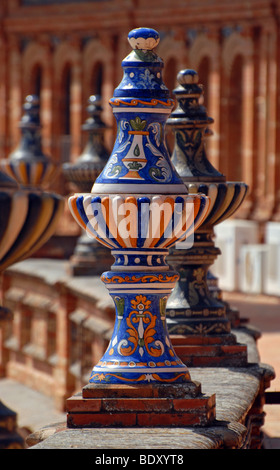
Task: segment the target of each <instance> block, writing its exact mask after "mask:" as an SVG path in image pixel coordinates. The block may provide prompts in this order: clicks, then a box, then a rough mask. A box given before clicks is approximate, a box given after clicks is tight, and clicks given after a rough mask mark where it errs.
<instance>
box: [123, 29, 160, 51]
mask: <svg viewBox="0 0 280 470" xmlns="http://www.w3.org/2000/svg"><path fill="white" fill-rule="evenodd" d="M159 41H160V38H159V33H158V32H157V31H155V30H154V29H151V28H136V29H133V30H132V31H130V33H129V34H128V42H129V44H130V45H131V47H132V49H141V50H145V51H152V50H153V49H155V47H156V46H157V45H158V43H159Z"/></svg>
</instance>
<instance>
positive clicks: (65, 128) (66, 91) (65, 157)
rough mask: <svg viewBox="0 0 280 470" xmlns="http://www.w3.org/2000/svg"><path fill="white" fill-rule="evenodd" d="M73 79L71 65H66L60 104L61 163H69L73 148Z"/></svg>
mask: <svg viewBox="0 0 280 470" xmlns="http://www.w3.org/2000/svg"><path fill="white" fill-rule="evenodd" d="M71 79H72V71H71V67H70V65H69V64H66V65H65V67H64V70H63V73H62V80H61V95H60V96H61V102H60V123H61V129H60V133H61V161H62V162H66V161H69V154H70V148H71Z"/></svg>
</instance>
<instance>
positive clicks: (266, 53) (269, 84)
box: [0, 0, 280, 222]
mask: <svg viewBox="0 0 280 470" xmlns="http://www.w3.org/2000/svg"><path fill="white" fill-rule="evenodd" d="M279 19H280V1H278V0H275V1H269V0H249V1H247V2H242V1H241V0H236V1H235V2H232V1H229V0H200V1H199V2H198V1H196V0H190V1H188V2H186V1H184V0H176V1H175V2H170V1H168V0H154V1H153V2H152V4H151V2H150V1H148V0H85V1H78V0H68V1H67V0H56V1H54V0H2V1H1V5H0V62H1V68H0V113H1V114H0V151H1V155H2V158H6V157H7V156H8V155H9V153H10V152H11V150H12V149H13V148H14V147H15V146H16V145H17V143H18V141H19V134H20V130H19V128H18V121H19V119H20V117H21V114H22V104H23V102H24V98H25V96H26V95H28V94H37V95H39V96H40V103H41V123H42V143H43V148H44V150H45V152H46V153H48V154H50V155H51V156H53V158H54V159H55V160H56V161H59V162H61V163H62V162H65V161H75V159H76V158H77V157H78V155H79V154H80V152H81V150H82V146H83V135H82V131H81V125H82V123H83V121H84V119H85V117H86V104H87V99H88V97H89V96H90V95H91V94H97V93H98V94H101V96H102V100H103V109H104V112H103V113H104V120H105V122H106V123H107V124H108V125H110V126H111V130H108V132H107V136H106V142H107V144H108V146H111V145H112V144H113V139H114V136H115V129H114V118H113V116H112V111H111V108H110V106H109V103H108V101H109V99H110V98H111V97H112V95H113V90H114V88H115V87H116V86H117V85H118V83H119V82H120V80H121V76H122V70H121V67H120V66H119V64H120V62H121V60H122V59H123V58H124V57H125V56H126V54H127V53H128V52H129V50H130V47H129V45H128V43H127V33H128V31H130V30H131V29H133V28H135V27H138V26H148V27H152V28H154V29H156V30H157V31H159V33H160V36H161V41H160V45H159V47H158V53H159V55H161V57H162V58H163V59H164V62H165V69H164V79H165V83H166V85H167V86H168V87H169V89H170V90H172V89H173V88H174V87H175V86H177V84H176V76H177V73H178V71H179V70H181V69H185V68H193V69H195V70H196V71H197V72H198V74H199V77H200V82H201V83H202V84H203V85H204V87H205V96H204V100H205V105H206V107H207V109H208V114H209V116H211V117H212V118H213V119H214V121H215V122H214V124H213V126H212V131H213V134H212V136H211V137H209V139H208V143H207V145H208V156H209V159H210V160H211V161H212V163H213V164H214V166H215V167H216V168H218V169H219V170H220V171H221V172H223V173H224V174H225V175H226V177H227V180H233V181H236V180H237V181H239V180H243V181H245V182H246V183H247V184H248V185H249V186H250V193H249V196H248V197H247V200H246V201H245V203H244V204H243V205H242V208H241V209H240V211H239V212H238V214H237V215H238V217H240V218H250V219H254V220H257V221H259V222H266V221H268V220H280V133H279V132H278V130H279V126H280V119H279V117H280V99H279V90H280V73H279V67H277V66H278V63H279V61H280V41H279V33H280V25H279ZM169 139H170V142H171V145H172V136H170V137H169Z"/></svg>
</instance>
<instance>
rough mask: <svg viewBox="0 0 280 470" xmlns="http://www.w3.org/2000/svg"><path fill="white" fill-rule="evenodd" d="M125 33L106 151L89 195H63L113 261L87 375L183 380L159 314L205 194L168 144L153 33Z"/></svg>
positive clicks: (94, 379) (168, 103) (166, 106)
mask: <svg viewBox="0 0 280 470" xmlns="http://www.w3.org/2000/svg"><path fill="white" fill-rule="evenodd" d="M128 40H129V43H130V44H131V45H132V47H133V50H132V52H131V53H130V54H129V55H128V56H127V57H126V58H125V59H124V60H123V62H122V67H123V71H124V75H123V79H122V81H121V83H120V84H119V86H118V87H117V88H116V89H115V91H114V96H113V98H112V99H111V100H110V105H111V106H112V108H113V113H114V116H115V118H116V121H117V125H118V129H117V136H116V140H115V145H114V148H113V151H112V153H111V155H110V158H109V160H108V162H107V164H106V165H105V168H104V169H103V171H102V173H101V174H100V175H99V177H98V178H97V179H96V181H95V183H94V185H93V187H92V191H91V193H89V194H75V195H74V196H72V197H70V199H69V206H70V210H71V212H72V214H73V216H74V218H75V219H76V221H77V222H78V223H79V224H80V226H81V227H83V228H84V230H85V231H86V232H87V233H88V234H89V236H91V237H94V238H96V239H97V240H98V241H99V242H100V243H102V244H103V245H105V246H107V247H109V248H110V249H111V251H112V254H113V256H114V258H115V262H114V264H113V266H112V267H111V271H108V272H105V273H103V274H102V276H101V279H102V281H103V282H104V283H105V285H106V287H107V288H108V290H109V293H110V295H111V296H112V298H113V300H114V303H115V306H116V322H115V327H114V331H113V334H112V338H111V341H110V344H109V346H108V349H107V350H106V352H105V354H104V356H103V357H102V358H101V359H100V361H99V363H98V364H97V365H95V367H94V368H93V371H92V374H91V377H90V380H89V381H90V382H91V383H103V384H105V383H108V384H113V383H115V384H124V383H126V384H136V383H141V384H143V383H150V382H153V383H173V382H179V383H182V382H185V381H188V380H190V376H189V372H188V369H187V367H186V366H185V365H184V364H183V363H182V361H181V360H180V359H179V358H178V357H177V355H176V354H175V352H174V349H173V347H172V344H171V342H170V339H169V335H168V331H167V327H166V314H165V306H166V302H167V299H168V297H169V295H170V293H171V291H172V289H173V288H174V286H175V284H176V282H177V280H178V278H179V276H178V274H177V272H175V271H172V270H170V268H169V266H168V265H167V263H166V261H165V258H166V256H167V254H168V251H169V248H170V247H171V246H173V245H175V244H176V243H177V242H178V243H179V242H180V243H182V242H183V241H184V240H186V238H187V239H188V238H189V237H190V236H191V235H192V234H193V232H194V230H195V229H196V228H197V227H199V225H200V224H201V223H202V222H203V220H204V218H205V216H206V214H207V211H208V206H209V199H208V197H207V196H204V195H199V194H197V195H188V193H187V188H186V186H185V184H184V183H183V182H182V180H181V178H180V177H179V176H178V174H177V172H176V171H175V169H174V167H173V165H172V163H171V160H170V156H169V153H168V150H167V147H166V144H165V137H164V135H165V132H164V129H165V123H166V120H167V118H168V116H169V114H170V113H171V110H172V107H173V101H172V100H171V99H170V95H169V91H168V89H167V88H166V86H165V85H164V83H163V80H162V70H163V61H162V60H161V59H160V58H159V57H158V55H157V54H156V53H155V51H154V47H155V46H156V45H157V44H158V42H159V34H158V33H157V32H156V31H155V30H153V29H150V28H138V29H135V30H133V31H131V32H130V33H129V35H128Z"/></svg>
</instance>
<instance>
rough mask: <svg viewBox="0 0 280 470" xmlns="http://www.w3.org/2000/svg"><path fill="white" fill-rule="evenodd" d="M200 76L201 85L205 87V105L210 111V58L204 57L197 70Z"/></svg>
mask: <svg viewBox="0 0 280 470" xmlns="http://www.w3.org/2000/svg"><path fill="white" fill-rule="evenodd" d="M197 73H198V76H199V83H201V84H202V85H203V105H204V106H205V107H206V108H207V109H208V105H209V99H208V94H209V74H210V60H209V57H204V58H203V59H202V60H201V62H200V64H199V66H198V70H197Z"/></svg>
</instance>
